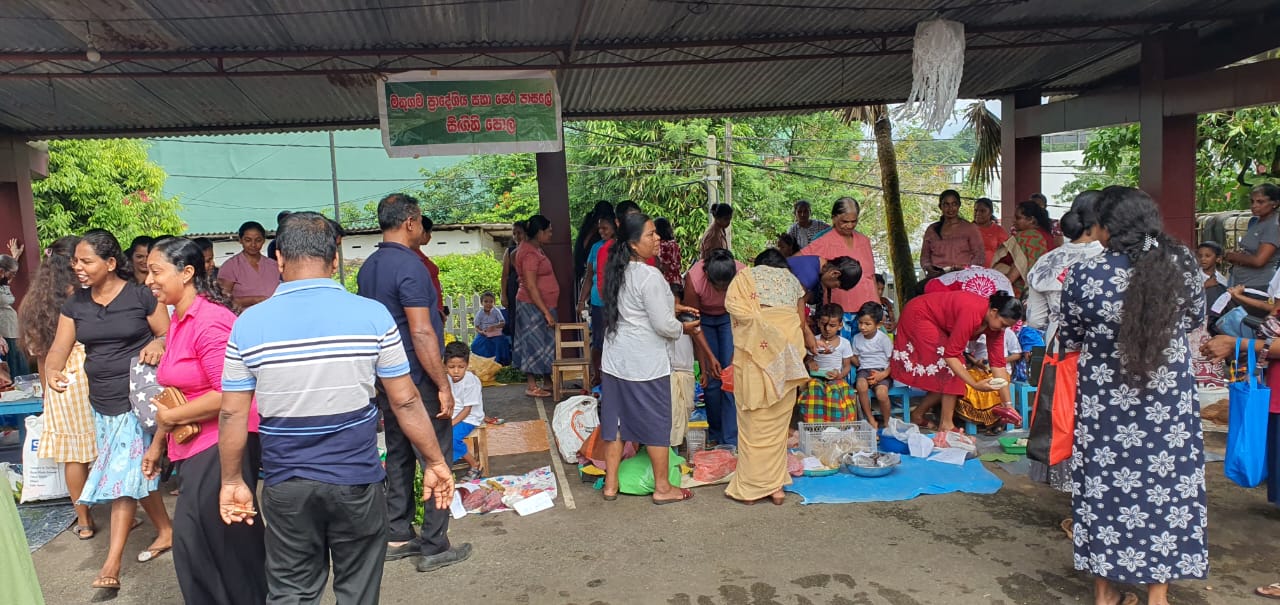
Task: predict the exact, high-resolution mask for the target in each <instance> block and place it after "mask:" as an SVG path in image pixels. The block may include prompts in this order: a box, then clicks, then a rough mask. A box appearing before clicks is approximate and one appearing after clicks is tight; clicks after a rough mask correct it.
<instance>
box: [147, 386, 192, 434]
mask: <svg viewBox="0 0 1280 605" xmlns="http://www.w3.org/2000/svg"><path fill="white" fill-rule="evenodd" d="M155 401H156V405H159V406H160V407H162V408H164V409H166V410H172V409H173V408H176V407H178V406H180V405H186V404H187V398H186V396H185V395H183V394H182V391H179V390H178V389H177V388H176V387H165V388H164V390H163V391H161V392H160V394H159V395H156V397H155ZM170 434H171V435H173V440H174V441H175V442H177V443H186V442H188V441H191V440H192V439H195V437H196V435H199V434H200V425H199V424H197V423H191V424H182V425H178V427H177V428H175V429H173V432H172V433H170Z"/></svg>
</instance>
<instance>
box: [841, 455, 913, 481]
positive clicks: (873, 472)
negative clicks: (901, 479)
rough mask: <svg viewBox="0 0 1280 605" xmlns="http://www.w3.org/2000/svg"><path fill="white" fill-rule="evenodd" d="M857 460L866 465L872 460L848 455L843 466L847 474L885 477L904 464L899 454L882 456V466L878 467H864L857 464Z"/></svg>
mask: <svg viewBox="0 0 1280 605" xmlns="http://www.w3.org/2000/svg"><path fill="white" fill-rule="evenodd" d="M855 460H856V461H857V462H863V463H865V462H869V461H870V459H868V458H866V457H858V458H856V459H855V458H853V457H852V456H850V455H848V454H846V455H845V457H844V460H843V461H842V464H841V466H842V467H843V468H844V470H845V472H846V473H849V474H850V475H856V476H858V477H883V476H885V475H888V474H890V473H892V472H893V469H894V468H896V467H897V466H898V465H899V464H901V463H902V458H901V457H900V456H899V455H898V454H880V458H879V461H880V464H879V465H878V466H864V465H862V464H856V463H855Z"/></svg>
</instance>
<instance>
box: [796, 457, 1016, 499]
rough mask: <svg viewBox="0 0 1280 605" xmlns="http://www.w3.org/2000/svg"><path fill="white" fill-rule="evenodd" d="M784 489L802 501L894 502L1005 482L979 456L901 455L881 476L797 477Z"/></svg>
mask: <svg viewBox="0 0 1280 605" xmlns="http://www.w3.org/2000/svg"><path fill="white" fill-rule="evenodd" d="M794 481H795V483H793V484H791V485H790V486H787V488H786V491H789V492H792V493H795V494H800V495H801V496H803V497H804V503H805V504H843V503H849V502H894V501H899V500H910V499H912V498H915V497H916V496H922V495H931V494H949V493H952V492H966V493H970V494H994V493H996V492H998V491H1000V488H1001V487H1003V486H1004V482H1003V481H1001V480H1000V478H999V477H997V476H995V475H994V474H993V473H992V472H991V471H989V470H987V468H986V467H985V466H983V464H982V462H981V461H979V460H968V461H966V462H965V463H964V465H963V466H958V465H955V464H946V463H944V462H930V461H928V460H922V459H920V458H913V457H911V456H903V457H902V464H900V465H898V468H897V469H896V470H894V471H893V473H892V474H889V475H886V476H884V477H876V478H867V477H857V476H854V475H849V474H846V473H843V472H841V473H839V474H836V475H831V476H828V477H796V478H795V479H794Z"/></svg>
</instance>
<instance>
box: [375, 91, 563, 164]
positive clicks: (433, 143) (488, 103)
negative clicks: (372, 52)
mask: <svg viewBox="0 0 1280 605" xmlns="http://www.w3.org/2000/svg"><path fill="white" fill-rule="evenodd" d="M378 115H379V118H380V121H381V125H382V145H383V147H386V149H387V155H389V156H391V157H393V158H397V157H414V156H423V155H426V156H430V155H477V154H491V153H530V152H533V153H538V152H547V151H560V150H561V149H562V148H563V147H564V141H563V138H562V136H561V130H560V93H559V91H558V90H557V89H556V81H555V77H554V76H553V75H552V73H551V72H549V71H414V72H405V73H400V74H395V75H391V76H388V77H387V79H386V80H384V81H382V82H380V83H379V85H378Z"/></svg>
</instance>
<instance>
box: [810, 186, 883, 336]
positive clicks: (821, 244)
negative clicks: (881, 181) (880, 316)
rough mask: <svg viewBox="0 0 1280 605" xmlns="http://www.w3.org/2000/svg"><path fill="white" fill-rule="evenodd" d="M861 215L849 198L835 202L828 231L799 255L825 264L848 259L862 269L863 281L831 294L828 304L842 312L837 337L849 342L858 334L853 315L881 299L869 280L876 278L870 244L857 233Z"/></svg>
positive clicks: (874, 283)
mask: <svg viewBox="0 0 1280 605" xmlns="http://www.w3.org/2000/svg"><path fill="white" fill-rule="evenodd" d="M861 214H862V207H861V206H859V205H858V200H855V199H853V198H851V197H842V198H840V199H838V200H836V203H835V205H834V206H832V208H831V230H830V231H828V232H827V233H826V235H823V236H822V237H819V238H818V239H816V240H813V242H812V243H810V244H809V245H808V246H805V247H804V249H803V250H801V251H800V254H801V255H805V256H817V257H819V258H821V259H822V261H823V262H824V263H828V262H831V261H832V260H834V259H837V258H840V257H841V256H847V257H849V258H852V259H853V260H856V261H858V265H859V266H860V267H862V276H863V277H865V279H862V278H860V279H859V280H858V283H857V284H855V285H854V286H853V287H852V288H849V289H847V290H832V291H831V302H833V303H835V304H837V305H840V308H842V309H844V325H845V327H844V329H843V330H841V331H840V335H841V336H844V337H845V338H848V339H850V340H852V339H853V337H854V335H855V334H857V333H858V325H857V319H855V318H854V314H855V313H856V312H857V311H858V309H861V308H862V305H863V304H864V303H869V302H874V303H879V302H880V295H879V294H877V293H876V281H875V280H874V279H871V276H872V275H875V274H876V259H875V257H874V256H872V254H871V240H869V239H867V236H865V235H863V234H861V233H858V232H857V231H856V229H857V227H858V217H859V215H861Z"/></svg>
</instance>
